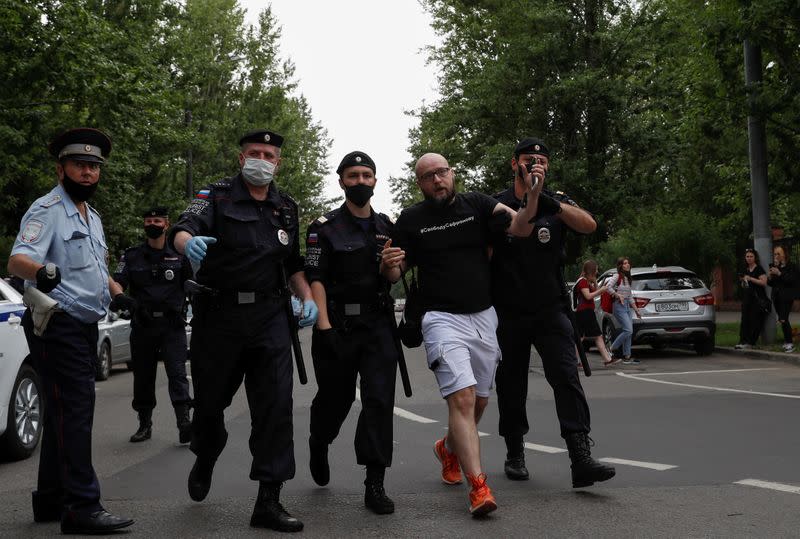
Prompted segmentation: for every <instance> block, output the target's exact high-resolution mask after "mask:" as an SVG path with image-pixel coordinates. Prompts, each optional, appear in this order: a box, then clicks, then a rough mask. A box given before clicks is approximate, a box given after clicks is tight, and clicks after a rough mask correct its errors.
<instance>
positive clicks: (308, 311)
mask: <svg viewBox="0 0 800 539" xmlns="http://www.w3.org/2000/svg"><path fill="white" fill-rule="evenodd" d="M317 316H319V309H318V308H317V304H316V303H314V300H313V299H307V300H305V301H304V302H303V316H301V317H300V321H299V322H298V323H299V324H300V327H301V328H307V327H308V326H313V325H314V324H316V323H317Z"/></svg>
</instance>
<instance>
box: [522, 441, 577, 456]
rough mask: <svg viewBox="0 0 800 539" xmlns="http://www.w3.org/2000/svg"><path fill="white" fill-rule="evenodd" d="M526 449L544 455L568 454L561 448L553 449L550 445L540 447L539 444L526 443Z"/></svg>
mask: <svg viewBox="0 0 800 539" xmlns="http://www.w3.org/2000/svg"><path fill="white" fill-rule="evenodd" d="M525 449H530V450H531V451H540V452H542V453H566V452H567V450H566V449H562V448H560V447H551V446H549V445H539V444H532V443H530V442H525Z"/></svg>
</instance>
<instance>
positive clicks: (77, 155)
mask: <svg viewBox="0 0 800 539" xmlns="http://www.w3.org/2000/svg"><path fill="white" fill-rule="evenodd" d="M47 149H48V150H49V151H50V155H52V156H53V157H55V158H56V159H59V160H60V159H62V158H64V157H69V158H70V159H75V160H76V161H92V162H95V163H103V162H105V160H106V157H108V154H109V153H111V139H110V138H108V135H106V134H105V133H103V132H102V131H99V130H97V129H91V128H89V127H79V128H77V129H68V130H67V131H64V132H63V133H61V134H60V135H58V136H57V137H56V138H54V139H53V141H52V142H51V143H50V145H49V146H48V147H47Z"/></svg>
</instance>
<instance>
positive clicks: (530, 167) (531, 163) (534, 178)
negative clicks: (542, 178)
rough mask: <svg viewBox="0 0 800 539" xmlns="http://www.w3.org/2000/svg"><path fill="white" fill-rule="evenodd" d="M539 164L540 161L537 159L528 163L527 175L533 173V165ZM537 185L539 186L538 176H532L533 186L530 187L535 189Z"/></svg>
mask: <svg viewBox="0 0 800 539" xmlns="http://www.w3.org/2000/svg"><path fill="white" fill-rule="evenodd" d="M541 163H542V160H541V159H539V158H538V157H536V158H534V159H533V161H531V162H530V163H528V166H527V167H526V168H527V169H528V173H529V174H530V173H531V172H532V171H533V167H534V165H540V164H541ZM537 185H539V176H534V177H533V185H532V186H531V187H532V188H535V187H536V186H537Z"/></svg>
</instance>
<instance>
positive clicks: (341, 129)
mask: <svg viewBox="0 0 800 539" xmlns="http://www.w3.org/2000/svg"><path fill="white" fill-rule="evenodd" d="M240 2H241V4H242V6H244V7H245V8H246V9H247V10H248V14H247V21H248V22H249V23H251V24H255V23H256V21H257V19H256V17H257V15H258V12H259V11H260V10H262V9H263V8H264V7H265V5H267V2H265V1H264V0H260V1H258V0H240ZM271 4H272V11H273V13H274V15H275V17H276V18H277V20H278V22H279V24H280V25H281V27H282V35H281V40H280V46H281V53H282V56H283V57H284V58H287V57H288V58H290V59H291V60H292V61H293V62H294V64H295V67H296V73H295V76H296V78H297V80H298V83H299V91H300V92H301V93H302V94H303V95H304V96H305V97H306V99H307V100H308V103H309V106H310V107H311V111H312V114H313V117H314V120H315V121H317V122H319V123H321V124H322V126H324V127H325V128H326V129H327V130H328V135H329V136H330V137H331V139H332V140H333V146H332V148H331V152H330V156H329V158H328V164H329V165H330V169H331V173H330V174H329V175H328V176H327V177H326V179H325V185H326V194H327V195H329V196H332V195H341V194H342V191H341V189H340V188H339V184H338V181H337V180H338V176H336V173H335V170H336V167H337V166H338V164H339V162H340V161H341V159H342V157H344V155H345V154H347V153H348V152H351V151H353V150H361V151H364V152H366V153H367V154H369V155H370V157H372V159H373V160H374V161H375V164H376V167H377V177H378V184H377V186H376V188H375V196H374V197H373V200H372V203H373V206H374V207H375V208H376V209H377V210H378V211H382V212H384V213H389V214H393V213H395V211H398V210H399V209H396V208H392V203H391V193H390V191H389V184H388V181H387V179H388V177H389V176H399V175H400V174H402V173H403V166H404V164H405V163H406V162H407V161H408V160H409V159H411V156H410V155H409V154H408V153H407V151H406V149H407V148H408V130H409V128H411V127H412V126H414V125H415V124H416V120H415V118H413V117H409V116H406V115H405V114H404V111H406V110H413V109H417V108H419V107H420V105H422V103H423V102H425V103H431V102H433V101H434V100H436V98H437V97H438V94H437V91H436V80H435V77H436V73H435V70H434V68H433V67H427V66H426V65H425V58H426V56H425V54H424V52H423V51H422V49H423V47H425V46H426V45H429V44H432V43H434V42H435V35H434V34H433V31H432V30H431V28H430V16H429V15H428V14H427V13H425V12H424V11H423V9H422V7H421V6H420V5H419V3H418V2H417V1H416V0H337V1H334V2H318V1H314V2H311V1H303V0H272V2H271Z"/></svg>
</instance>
